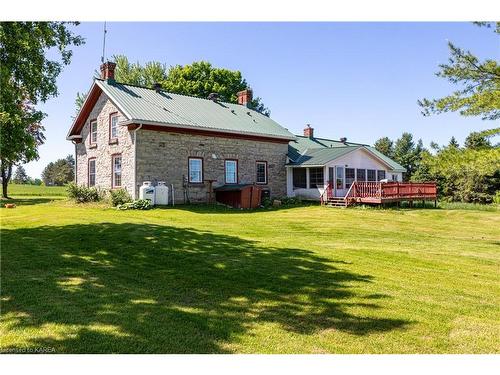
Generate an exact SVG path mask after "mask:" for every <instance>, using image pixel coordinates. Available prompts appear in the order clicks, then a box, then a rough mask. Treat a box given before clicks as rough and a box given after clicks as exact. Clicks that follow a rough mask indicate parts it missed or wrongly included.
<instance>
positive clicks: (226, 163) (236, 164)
mask: <svg viewBox="0 0 500 375" xmlns="http://www.w3.org/2000/svg"><path fill="white" fill-rule="evenodd" d="M228 163H233V164H234V167H235V169H234V176H233V177H234V181H228V178H227V177H228V174H227V173H228V170H227V165H228ZM224 183H226V184H237V183H238V160H233V159H226V160H224Z"/></svg>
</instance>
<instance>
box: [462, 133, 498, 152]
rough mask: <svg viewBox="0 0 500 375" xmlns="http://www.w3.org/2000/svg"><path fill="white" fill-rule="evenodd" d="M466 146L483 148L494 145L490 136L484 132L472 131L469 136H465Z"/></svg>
mask: <svg viewBox="0 0 500 375" xmlns="http://www.w3.org/2000/svg"><path fill="white" fill-rule="evenodd" d="M464 146H465V148H468V149H470V150H481V149H487V148H491V147H492V146H491V142H490V140H489V137H488V136H487V135H485V134H484V133H483V132H472V133H470V134H469V135H468V136H467V138H465V143H464Z"/></svg>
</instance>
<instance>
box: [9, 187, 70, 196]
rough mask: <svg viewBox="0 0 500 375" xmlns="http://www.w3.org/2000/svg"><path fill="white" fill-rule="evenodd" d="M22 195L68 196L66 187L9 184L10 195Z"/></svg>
mask: <svg viewBox="0 0 500 375" xmlns="http://www.w3.org/2000/svg"><path fill="white" fill-rule="evenodd" d="M20 195H23V196H26V195H30V196H39V197H56V196H66V187H65V186H36V185H18V184H9V196H11V197H14V198H15V197H16V196H20Z"/></svg>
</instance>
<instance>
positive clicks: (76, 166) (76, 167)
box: [71, 141, 78, 185]
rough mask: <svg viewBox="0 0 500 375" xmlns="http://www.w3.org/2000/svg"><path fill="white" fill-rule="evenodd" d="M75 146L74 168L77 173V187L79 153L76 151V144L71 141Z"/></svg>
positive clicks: (76, 179) (76, 182)
mask: <svg viewBox="0 0 500 375" xmlns="http://www.w3.org/2000/svg"><path fill="white" fill-rule="evenodd" d="M71 143H73V144H74V145H75V168H74V173H75V185H78V153H77V150H76V142H75V141H71Z"/></svg>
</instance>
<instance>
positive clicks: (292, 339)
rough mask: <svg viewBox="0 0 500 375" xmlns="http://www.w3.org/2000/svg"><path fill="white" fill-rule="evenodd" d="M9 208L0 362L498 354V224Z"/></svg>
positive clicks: (425, 213)
mask: <svg viewBox="0 0 500 375" xmlns="http://www.w3.org/2000/svg"><path fill="white" fill-rule="evenodd" d="M47 189H49V188H47ZM11 194H12V195H13V196H14V197H16V194H17V195H18V194H19V193H18V192H16V191H15V190H13V191H12V192H11ZM17 198H19V199H18V200H17V202H18V207H17V208H15V209H6V208H2V209H0V214H1V220H2V223H1V224H2V227H1V261H2V262H1V282H2V284H1V287H2V289H1V318H0V319H1V320H0V351H2V350H3V351H5V350H11V349H19V348H21V349H23V348H26V347H28V348H38V347H49V348H54V349H55V351H56V352H57V353H82V352H89V353H103V352H106V353H109V352H120V353H141V352H148V353H149V352H150V353H499V352H500V340H499V338H500V328H499V327H500V312H499V311H500V310H499V305H500V282H499V281H500V276H499V275H500V273H499V270H500V261H499V258H500V256H499V255H500V252H499V250H500V214H499V212H498V211H480V210H460V209H456V210H445V209H415V210H371V209H365V210H364V209H351V208H350V209H344V210H343V209H331V208H323V207H319V206H310V207H299V208H288V209H286V208H284V209H280V210H260V211H256V212H241V211H231V210H227V209H212V208H208V207H202V206H201V207H180V206H178V207H176V208H175V209H172V208H169V209H155V210H151V211H116V210H113V209H108V208H103V207H101V206H97V205H93V206H92V205H91V206H86V205H75V204H72V203H70V202H68V201H66V200H64V199H61V198H62V197H60V198H59V199H56V200H52V198H44V197H37V196H33V195H32V196H31V197H28V196H25V197H21V196H18V197H17ZM30 203H32V204H30Z"/></svg>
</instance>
